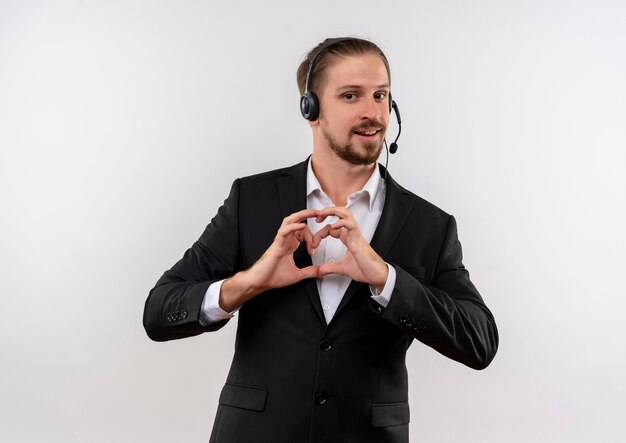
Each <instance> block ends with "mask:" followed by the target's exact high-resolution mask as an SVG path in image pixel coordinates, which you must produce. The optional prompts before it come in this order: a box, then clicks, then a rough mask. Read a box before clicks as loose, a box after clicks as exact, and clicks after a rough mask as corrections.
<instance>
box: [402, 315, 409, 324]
mask: <svg viewBox="0 0 626 443" xmlns="http://www.w3.org/2000/svg"><path fill="white" fill-rule="evenodd" d="M408 319H409V316H408V315H406V314H402V315H401V316H400V323H401V324H403V325H404V324H406V321H407V320H408Z"/></svg>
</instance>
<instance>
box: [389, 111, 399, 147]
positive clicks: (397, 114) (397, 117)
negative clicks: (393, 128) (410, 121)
mask: <svg viewBox="0 0 626 443" xmlns="http://www.w3.org/2000/svg"><path fill="white" fill-rule="evenodd" d="M391 107H392V108H393V111H394V112H395V113H396V120H398V135H396V139H395V140H394V141H393V143H392V144H391V145H389V152H391V153H392V154H395V153H396V152H397V151H398V143H396V142H397V141H398V139H399V138H400V134H401V133H402V119H401V118H400V111H399V110H398V105H396V101H395V100H391Z"/></svg>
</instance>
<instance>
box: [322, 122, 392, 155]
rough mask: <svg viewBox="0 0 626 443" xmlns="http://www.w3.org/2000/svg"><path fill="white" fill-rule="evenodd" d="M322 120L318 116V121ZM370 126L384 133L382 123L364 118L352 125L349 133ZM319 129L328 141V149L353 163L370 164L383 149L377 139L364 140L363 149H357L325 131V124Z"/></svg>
mask: <svg viewBox="0 0 626 443" xmlns="http://www.w3.org/2000/svg"><path fill="white" fill-rule="evenodd" d="M322 121H323V120H322V117H321V116H320V123H321V122H322ZM372 127H377V128H381V131H382V132H383V133H384V130H385V128H384V126H383V125H382V123H379V122H375V121H373V120H366V121H365V122H363V123H361V124H359V125H357V126H354V127H352V128H351V129H350V134H353V133H354V132H355V131H358V130H360V129H364V128H372ZM321 129H322V135H323V136H324V138H325V139H326V141H327V142H328V145H329V146H330V149H332V150H333V152H334V153H335V154H337V157H339V158H340V159H342V160H345V161H347V162H348V163H350V164H353V165H370V164H372V163H374V162H375V161H376V160H378V157H379V156H380V152H381V151H382V149H383V145H382V143H380V142H378V141H371V142H364V143H363V144H362V146H363V150H357V149H355V147H354V145H353V144H352V143H350V142H345V143H342V142H340V141H339V140H337V139H336V138H335V137H333V135H332V134H331V133H330V132H328V131H327V129H326V125H322V126H321Z"/></svg>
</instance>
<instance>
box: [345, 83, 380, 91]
mask: <svg viewBox="0 0 626 443" xmlns="http://www.w3.org/2000/svg"><path fill="white" fill-rule="evenodd" d="M384 88H389V83H383V84H382V85H378V86H376V89H384ZM344 89H363V86H362V85H343V86H340V87H338V88H337V89H336V90H337V91H341V90H344Z"/></svg>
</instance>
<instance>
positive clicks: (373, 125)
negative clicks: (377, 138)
mask: <svg viewBox="0 0 626 443" xmlns="http://www.w3.org/2000/svg"><path fill="white" fill-rule="evenodd" d="M371 129H385V125H383V124H382V122H380V121H377V120H371V119H369V118H368V119H367V120H364V121H363V122H361V123H359V124H358V125H355V126H353V127H352V128H351V131H352V132H355V131H367V130H371Z"/></svg>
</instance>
